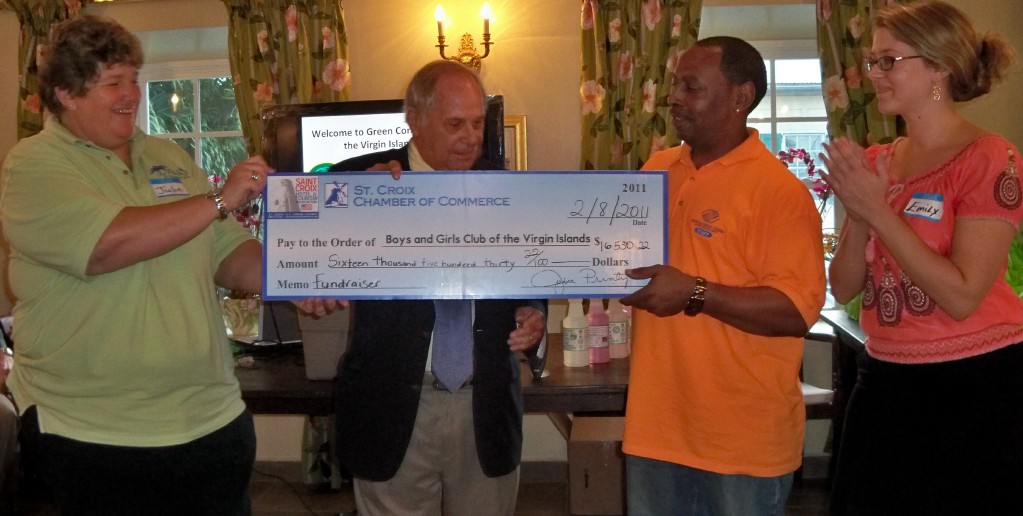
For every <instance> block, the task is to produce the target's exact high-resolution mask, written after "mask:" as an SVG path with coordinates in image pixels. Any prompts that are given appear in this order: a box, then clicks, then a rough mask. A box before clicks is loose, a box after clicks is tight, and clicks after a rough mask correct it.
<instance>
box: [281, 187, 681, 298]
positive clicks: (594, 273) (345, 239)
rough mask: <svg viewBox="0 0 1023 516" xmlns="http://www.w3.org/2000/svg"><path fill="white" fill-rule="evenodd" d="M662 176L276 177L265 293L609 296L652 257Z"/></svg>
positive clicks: (625, 290) (620, 291)
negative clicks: (631, 269) (629, 270)
mask: <svg viewBox="0 0 1023 516" xmlns="http://www.w3.org/2000/svg"><path fill="white" fill-rule="evenodd" d="M666 182H667V179H666V176H665V173H664V172H632V171H630V172H624V173H623V172H605V171H586V172H492V171H484V172H481V171H471V172H406V173H405V174H403V175H402V177H401V179H399V180H397V181H395V180H393V179H392V178H391V176H390V175H389V174H387V173H369V172H357V173H356V172H353V173H331V174H293V173H277V174H273V175H272V176H270V178H269V180H268V183H267V190H266V192H265V194H264V200H265V202H264V205H265V216H264V219H265V225H264V227H265V231H266V233H265V238H264V252H263V257H264V258H263V259H264V281H263V297H264V298H265V299H270V300H277V299H305V298H309V297H322V298H337V299H399V298H424V299H429V298H464V299H481V298H565V297H621V296H624V295H626V294H629V293H631V292H633V291H635V290H637V289H638V288H639V287H641V286H642V285H644V284H645V283H646V280H643V281H637V280H631V279H629V278H628V277H626V276H625V273H624V271H625V269H629V268H633V267H640V266H644V265H653V264H657V263H665V261H666V254H667V244H666V233H665V230H666V226H665V224H666V222H665V221H666V219H667V218H666V212H665V209H666V202H665V191H666Z"/></svg>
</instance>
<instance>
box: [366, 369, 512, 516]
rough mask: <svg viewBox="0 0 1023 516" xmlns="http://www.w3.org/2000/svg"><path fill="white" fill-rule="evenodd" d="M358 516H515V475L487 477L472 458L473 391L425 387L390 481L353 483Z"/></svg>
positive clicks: (474, 448)
mask: <svg viewBox="0 0 1023 516" xmlns="http://www.w3.org/2000/svg"><path fill="white" fill-rule="evenodd" d="M354 486H355V503H356V506H357V507H358V510H359V514H360V516H378V515H379V516H390V515H395V514H401V515H408V516H437V515H444V516H463V515H464V516H469V515H472V516H475V515H479V514H487V515H495V516H499V515H508V516H511V515H513V514H514V513H515V498H516V496H518V489H519V470H518V468H516V469H515V471H513V472H511V473H509V474H507V475H504V476H501V477H496V478H489V477H487V476H486V475H484V474H483V470H482V469H481V468H480V463H479V458H478V457H477V456H476V438H475V435H474V430H473V425H472V387H466V388H464V389H461V390H459V391H457V392H453V393H452V392H448V391H444V390H437V389H435V388H433V387H431V386H430V382H424V385H423V391H422V395H421V396H420V398H419V411H418V413H417V414H416V423H415V427H414V428H413V430H412V441H411V442H410V443H409V447H408V450H406V452H405V459H404V461H403V462H402V464H401V467H400V468H399V469H398V472H397V473H396V474H395V475H394V477H392V478H391V479H390V480H386V481H383V482H371V481H368V480H361V479H358V478H356V479H355V481H354Z"/></svg>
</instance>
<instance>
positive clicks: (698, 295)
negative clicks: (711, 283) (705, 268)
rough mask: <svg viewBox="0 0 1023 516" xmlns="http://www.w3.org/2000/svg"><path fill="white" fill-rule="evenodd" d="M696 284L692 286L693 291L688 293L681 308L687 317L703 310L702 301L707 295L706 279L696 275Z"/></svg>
mask: <svg viewBox="0 0 1023 516" xmlns="http://www.w3.org/2000/svg"><path fill="white" fill-rule="evenodd" d="M695 279H696V285H695V286H693V293H692V294H690V295H689V301H688V302H687V303H686V307H685V308H684V309H683V310H682V311H683V312H684V313H685V314H686V315H688V316H689V317H693V316H696V315H697V314H699V313H700V312H702V311H703V301H704V300H705V299H706V295H707V280H705V279H703V278H702V277H700V276H696V278H695Z"/></svg>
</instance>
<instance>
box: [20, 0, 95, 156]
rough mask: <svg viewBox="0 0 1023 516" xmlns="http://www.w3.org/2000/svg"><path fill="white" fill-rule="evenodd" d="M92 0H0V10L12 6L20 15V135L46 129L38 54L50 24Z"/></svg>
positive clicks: (48, 31) (70, 14)
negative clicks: (44, 126) (44, 125)
mask: <svg viewBox="0 0 1023 516" xmlns="http://www.w3.org/2000/svg"><path fill="white" fill-rule="evenodd" d="M88 1H89V0H0V10H3V9H10V10H13V11H14V12H15V14H17V16H18V23H19V24H20V25H21V38H20V40H19V43H18V99H19V102H18V108H17V109H18V139H19V140H20V139H22V138H26V137H29V136H32V135H33V134H36V133H38V132H39V131H41V130H42V129H43V109H42V104H41V103H40V101H39V71H38V67H39V55H40V51H41V50H42V49H43V48H44V47H45V46H46V43H47V42H49V40H50V27H52V26H53V25H55V24H56V23H58V22H61V21H64V20H67V19H69V18H74V17H75V16H78V14H79V13H81V11H82V6H83V5H84V4H85V3H86V2H88Z"/></svg>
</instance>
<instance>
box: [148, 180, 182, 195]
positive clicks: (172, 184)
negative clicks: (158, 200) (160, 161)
mask: <svg viewBox="0 0 1023 516" xmlns="http://www.w3.org/2000/svg"><path fill="white" fill-rule="evenodd" d="M149 186H151V187H152V188H153V193H154V194H156V196H157V197H185V196H187V195H188V190H185V185H183V184H181V180H180V179H178V178H176V177H164V178H159V179H150V180H149Z"/></svg>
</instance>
